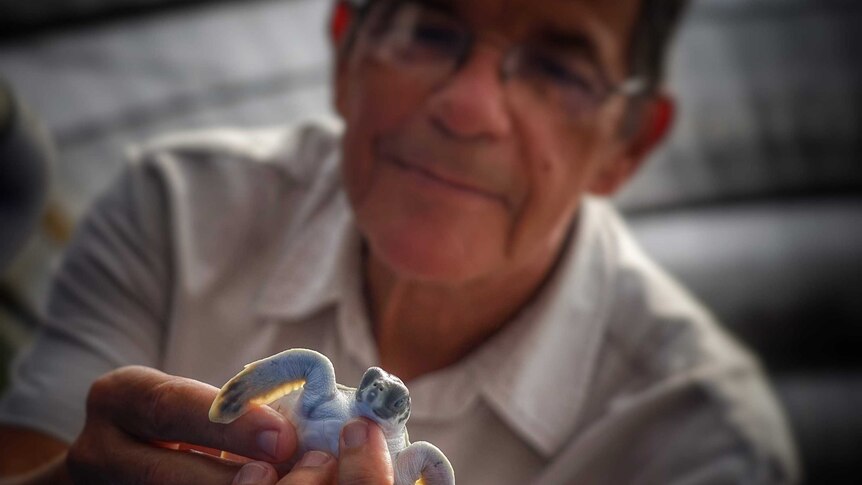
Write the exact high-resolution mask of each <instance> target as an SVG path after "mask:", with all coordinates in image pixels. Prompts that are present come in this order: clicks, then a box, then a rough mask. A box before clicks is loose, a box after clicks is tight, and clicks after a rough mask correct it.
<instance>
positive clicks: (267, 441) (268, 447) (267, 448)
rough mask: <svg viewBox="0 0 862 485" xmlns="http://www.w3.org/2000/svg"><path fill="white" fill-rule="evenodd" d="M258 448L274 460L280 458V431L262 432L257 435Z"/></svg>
mask: <svg viewBox="0 0 862 485" xmlns="http://www.w3.org/2000/svg"><path fill="white" fill-rule="evenodd" d="M257 446H259V447H260V449H261V450H263V452H264V453H266V454H268V455H269V456H271V457H273V458H278V431H275V430H273V429H271V430H269V431H261V432H260V434H258V435H257Z"/></svg>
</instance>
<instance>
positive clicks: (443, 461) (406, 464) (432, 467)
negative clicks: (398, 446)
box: [394, 441, 455, 485]
mask: <svg viewBox="0 0 862 485" xmlns="http://www.w3.org/2000/svg"><path fill="white" fill-rule="evenodd" d="M394 468H395V485H414V484H424V485H455V472H454V470H453V469H452V464H451V463H449V460H448V459H447V458H446V455H444V454H443V452H442V451H440V449H439V448H437V447H436V446H434V445H432V444H431V443H428V442H427V441H417V442H416V443H413V444H411V445H410V446H408V447H407V448H404V450H402V451H401V452H400V453H398V456H397V457H396V458H395V463H394Z"/></svg>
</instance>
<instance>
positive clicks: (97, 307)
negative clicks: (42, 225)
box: [0, 163, 171, 442]
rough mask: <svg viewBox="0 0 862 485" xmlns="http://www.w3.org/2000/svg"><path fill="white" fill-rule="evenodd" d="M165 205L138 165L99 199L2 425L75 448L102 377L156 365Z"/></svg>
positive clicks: (164, 291) (4, 403)
mask: <svg viewBox="0 0 862 485" xmlns="http://www.w3.org/2000/svg"><path fill="white" fill-rule="evenodd" d="M165 199H166V198H165V196H164V190H163V189H162V187H161V185H160V182H159V177H158V175H157V174H156V171H155V169H153V168H152V166H150V167H149V168H148V167H147V165H146V164H143V163H132V164H129V166H128V167H126V168H125V169H124V171H123V173H122V174H121V175H120V176H119V178H118V179H117V180H116V181H115V183H114V184H113V186H112V187H111V188H110V189H109V190H108V192H107V193H105V194H104V195H103V196H102V197H100V198H99V199H98V200H97V201H96V202H95V204H94V205H93V207H92V208H91V209H90V211H89V213H88V214H87V215H86V217H85V218H84V220H83V221H82V223H81V224H80V225H79V227H78V229H77V231H76V234H75V237H74V239H73V241H72V243H71V244H70V246H69V248H68V249H67V251H66V254H65V256H64V261H63V264H62V266H61V267H60V269H59V272H58V273H57V275H56V277H55V279H54V281H53V286H52V289H51V293H50V295H49V300H48V305H47V311H46V318H45V322H44V326H43V327H42V328H41V329H40V330H39V332H38V333H37V335H36V337H35V339H34V341H33V343H32V345H31V346H30V347H29V348H28V349H26V350H25V351H23V352H22V353H21V354H20V355H19V356H18V357H17V359H16V361H15V365H14V367H13V372H12V382H11V385H10V387H9V389H8V390H7V392H6V394H5V395H4V396H3V397H2V399H0V422H4V423H7V424H14V425H18V426H24V427H29V428H33V429H37V430H40V431H43V432H46V433H48V434H51V435H53V436H56V437H58V438H60V439H63V440H66V441H68V442H72V441H74V439H75V438H76V437H77V435H78V434H79V433H80V431H81V429H82V427H83V423H84V417H85V402H86V396H87V393H88V390H89V387H90V385H91V383H92V382H93V381H94V380H95V379H96V378H97V377H99V376H100V375H102V374H104V373H106V372H108V371H110V370H112V369H115V368H117V367H121V366H124V365H132V364H139V365H146V366H157V365H158V363H159V360H160V354H161V348H162V340H163V333H164V325H165V324H164V322H165V321H166V315H167V312H168V310H169V300H170V294H169V291H170V290H169V288H170V279H171V278H170V271H171V270H170V258H169V247H168V246H169V244H168V232H167V230H166V228H167V227H168V223H169V217H167V210H166V209H167V203H166V200H165Z"/></svg>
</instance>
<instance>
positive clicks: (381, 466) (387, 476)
mask: <svg viewBox="0 0 862 485" xmlns="http://www.w3.org/2000/svg"><path fill="white" fill-rule="evenodd" d="M338 463H339V467H338V478H339V483H350V484H352V485H365V484H368V485H371V484H374V485H380V484H391V483H393V482H394V475H393V471H392V462H391V460H390V457H389V448H388V447H387V446H386V438H384V436H383V431H381V430H380V427H378V426H377V425H376V424H374V423H372V422H371V421H368V420H366V419H355V420H352V421H350V422H348V423H347V424H346V425H345V426H344V429H342V431H341V442H340V451H339V459H338Z"/></svg>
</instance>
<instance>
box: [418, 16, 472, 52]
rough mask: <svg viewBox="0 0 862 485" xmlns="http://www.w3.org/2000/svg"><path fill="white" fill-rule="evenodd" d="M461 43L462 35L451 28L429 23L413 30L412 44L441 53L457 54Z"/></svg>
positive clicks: (457, 30)
mask: <svg viewBox="0 0 862 485" xmlns="http://www.w3.org/2000/svg"><path fill="white" fill-rule="evenodd" d="M463 41H464V34H463V33H462V32H461V31H460V30H459V29H457V28H454V27H451V26H446V25H436V24H430V23H429V24H419V25H416V26H415V27H414V29H413V42H414V43H416V44H419V45H421V46H422V47H423V48H425V49H434V50H435V51H439V52H441V53H457V52H458V51H459V50H460V48H461V46H462V44H463Z"/></svg>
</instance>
